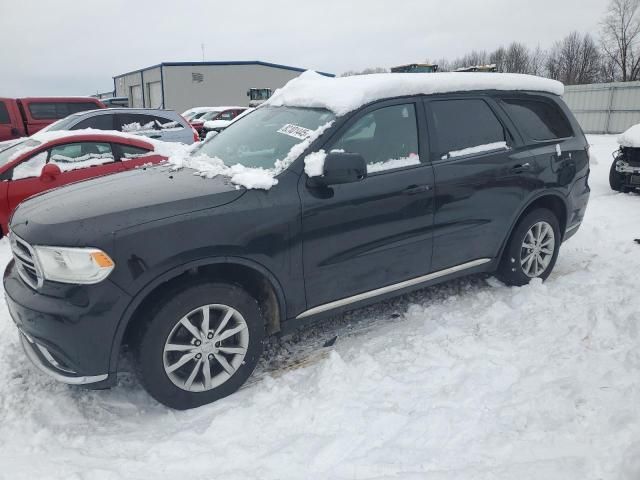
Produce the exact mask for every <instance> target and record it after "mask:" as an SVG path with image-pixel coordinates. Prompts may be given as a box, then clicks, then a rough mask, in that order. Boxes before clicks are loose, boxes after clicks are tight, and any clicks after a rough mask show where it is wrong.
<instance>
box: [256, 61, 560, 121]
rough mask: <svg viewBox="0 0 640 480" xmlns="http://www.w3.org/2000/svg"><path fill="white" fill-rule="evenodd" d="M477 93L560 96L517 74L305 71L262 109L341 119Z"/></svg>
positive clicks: (555, 87)
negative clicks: (410, 100) (406, 102)
mask: <svg viewBox="0 0 640 480" xmlns="http://www.w3.org/2000/svg"><path fill="white" fill-rule="evenodd" d="M479 90H504V91H537V92H546V93H551V94H554V95H562V94H563V93H564V85H563V84H562V83H560V82H558V81H556V80H550V79H548V78H542V77H535V76H533V75H523V74H517V73H468V72H464V73H455V72H451V73H380V74H372V75H356V76H351V77H342V78H329V77H325V76H323V75H320V74H318V73H316V72H313V71H307V72H305V73H303V74H302V75H300V76H299V77H297V78H294V79H293V80H291V81H289V83H287V84H286V85H285V86H284V87H283V88H281V89H279V90H277V91H276V92H275V93H274V94H273V96H272V97H271V98H270V99H269V100H267V101H266V102H265V104H266V105H273V106H285V105H286V106H292V107H311V108H326V109H328V110H331V111H333V113H335V114H336V115H344V114H345V113H348V112H350V111H353V110H356V109H357V108H360V107H361V106H363V105H366V104H367V103H371V102H373V101H376V100H382V99H385V98H393V97H402V96H408V95H429V94H435V93H452V92H464V91H479Z"/></svg>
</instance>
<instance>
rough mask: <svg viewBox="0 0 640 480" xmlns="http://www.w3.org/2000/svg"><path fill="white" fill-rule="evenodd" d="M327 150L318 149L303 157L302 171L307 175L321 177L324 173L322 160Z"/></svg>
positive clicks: (325, 156)
mask: <svg viewBox="0 0 640 480" xmlns="http://www.w3.org/2000/svg"><path fill="white" fill-rule="evenodd" d="M325 158H327V152H325V151H324V150H319V151H317V152H313V153H310V154H309V155H307V156H306V157H304V173H306V174H307V175H308V176H309V177H321V176H322V175H324V160H325Z"/></svg>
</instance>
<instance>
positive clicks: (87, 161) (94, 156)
mask: <svg viewBox="0 0 640 480" xmlns="http://www.w3.org/2000/svg"><path fill="white" fill-rule="evenodd" d="M113 160H114V158H113V155H112V154H111V153H87V154H86V155H81V156H79V157H75V158H72V157H66V156H64V155H59V154H56V155H53V156H52V157H51V159H50V160H49V163H53V164H55V165H58V167H60V170H62V171H63V172H70V171H71V170H78V169H79V168H87V167H93V166H95V165H104V164H105V163H110V162H113ZM27 163H29V162H27Z"/></svg>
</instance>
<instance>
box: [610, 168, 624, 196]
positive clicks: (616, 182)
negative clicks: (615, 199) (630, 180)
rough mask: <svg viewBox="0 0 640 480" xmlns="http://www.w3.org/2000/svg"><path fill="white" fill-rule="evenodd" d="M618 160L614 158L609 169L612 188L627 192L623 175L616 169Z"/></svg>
mask: <svg viewBox="0 0 640 480" xmlns="http://www.w3.org/2000/svg"><path fill="white" fill-rule="evenodd" d="M616 162H617V160H614V161H613V163H612V164H611V169H610V170H609V186H611V189H612V190H615V191H616V192H625V191H626V189H625V188H624V181H623V178H624V177H623V176H622V175H621V174H620V173H618V172H617V171H616Z"/></svg>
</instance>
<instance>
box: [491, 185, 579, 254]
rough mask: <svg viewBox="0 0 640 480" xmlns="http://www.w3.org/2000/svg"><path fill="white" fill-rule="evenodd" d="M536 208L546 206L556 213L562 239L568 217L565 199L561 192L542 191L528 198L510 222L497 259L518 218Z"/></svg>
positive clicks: (516, 224)
mask: <svg viewBox="0 0 640 480" xmlns="http://www.w3.org/2000/svg"><path fill="white" fill-rule="evenodd" d="M536 208H546V209H547V210H550V211H552V212H553V213H554V214H555V215H556V217H557V218H558V223H559V224H560V235H561V236H562V238H563V239H564V234H565V230H566V228H567V220H568V218H569V211H568V208H567V200H566V198H565V197H564V196H563V195H562V194H560V193H558V192H553V191H551V192H549V191H547V192H542V193H540V194H539V195H536V196H535V197H533V198H531V199H529V201H528V202H527V203H526V204H525V205H524V207H522V209H521V210H520V211H519V212H518V214H517V215H516V216H515V218H514V219H513V221H512V222H511V227H510V228H509V232H508V234H507V236H506V237H505V238H504V240H503V241H502V245H501V246H500V252H499V253H498V257H497V258H498V259H501V258H502V255H503V253H504V249H505V248H506V246H507V244H508V243H509V239H510V238H511V235H512V234H513V231H514V230H515V228H516V227H517V226H518V223H519V222H520V220H521V219H522V218H523V217H524V216H525V215H527V214H528V213H529V212H531V211H532V210H534V209H536Z"/></svg>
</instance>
